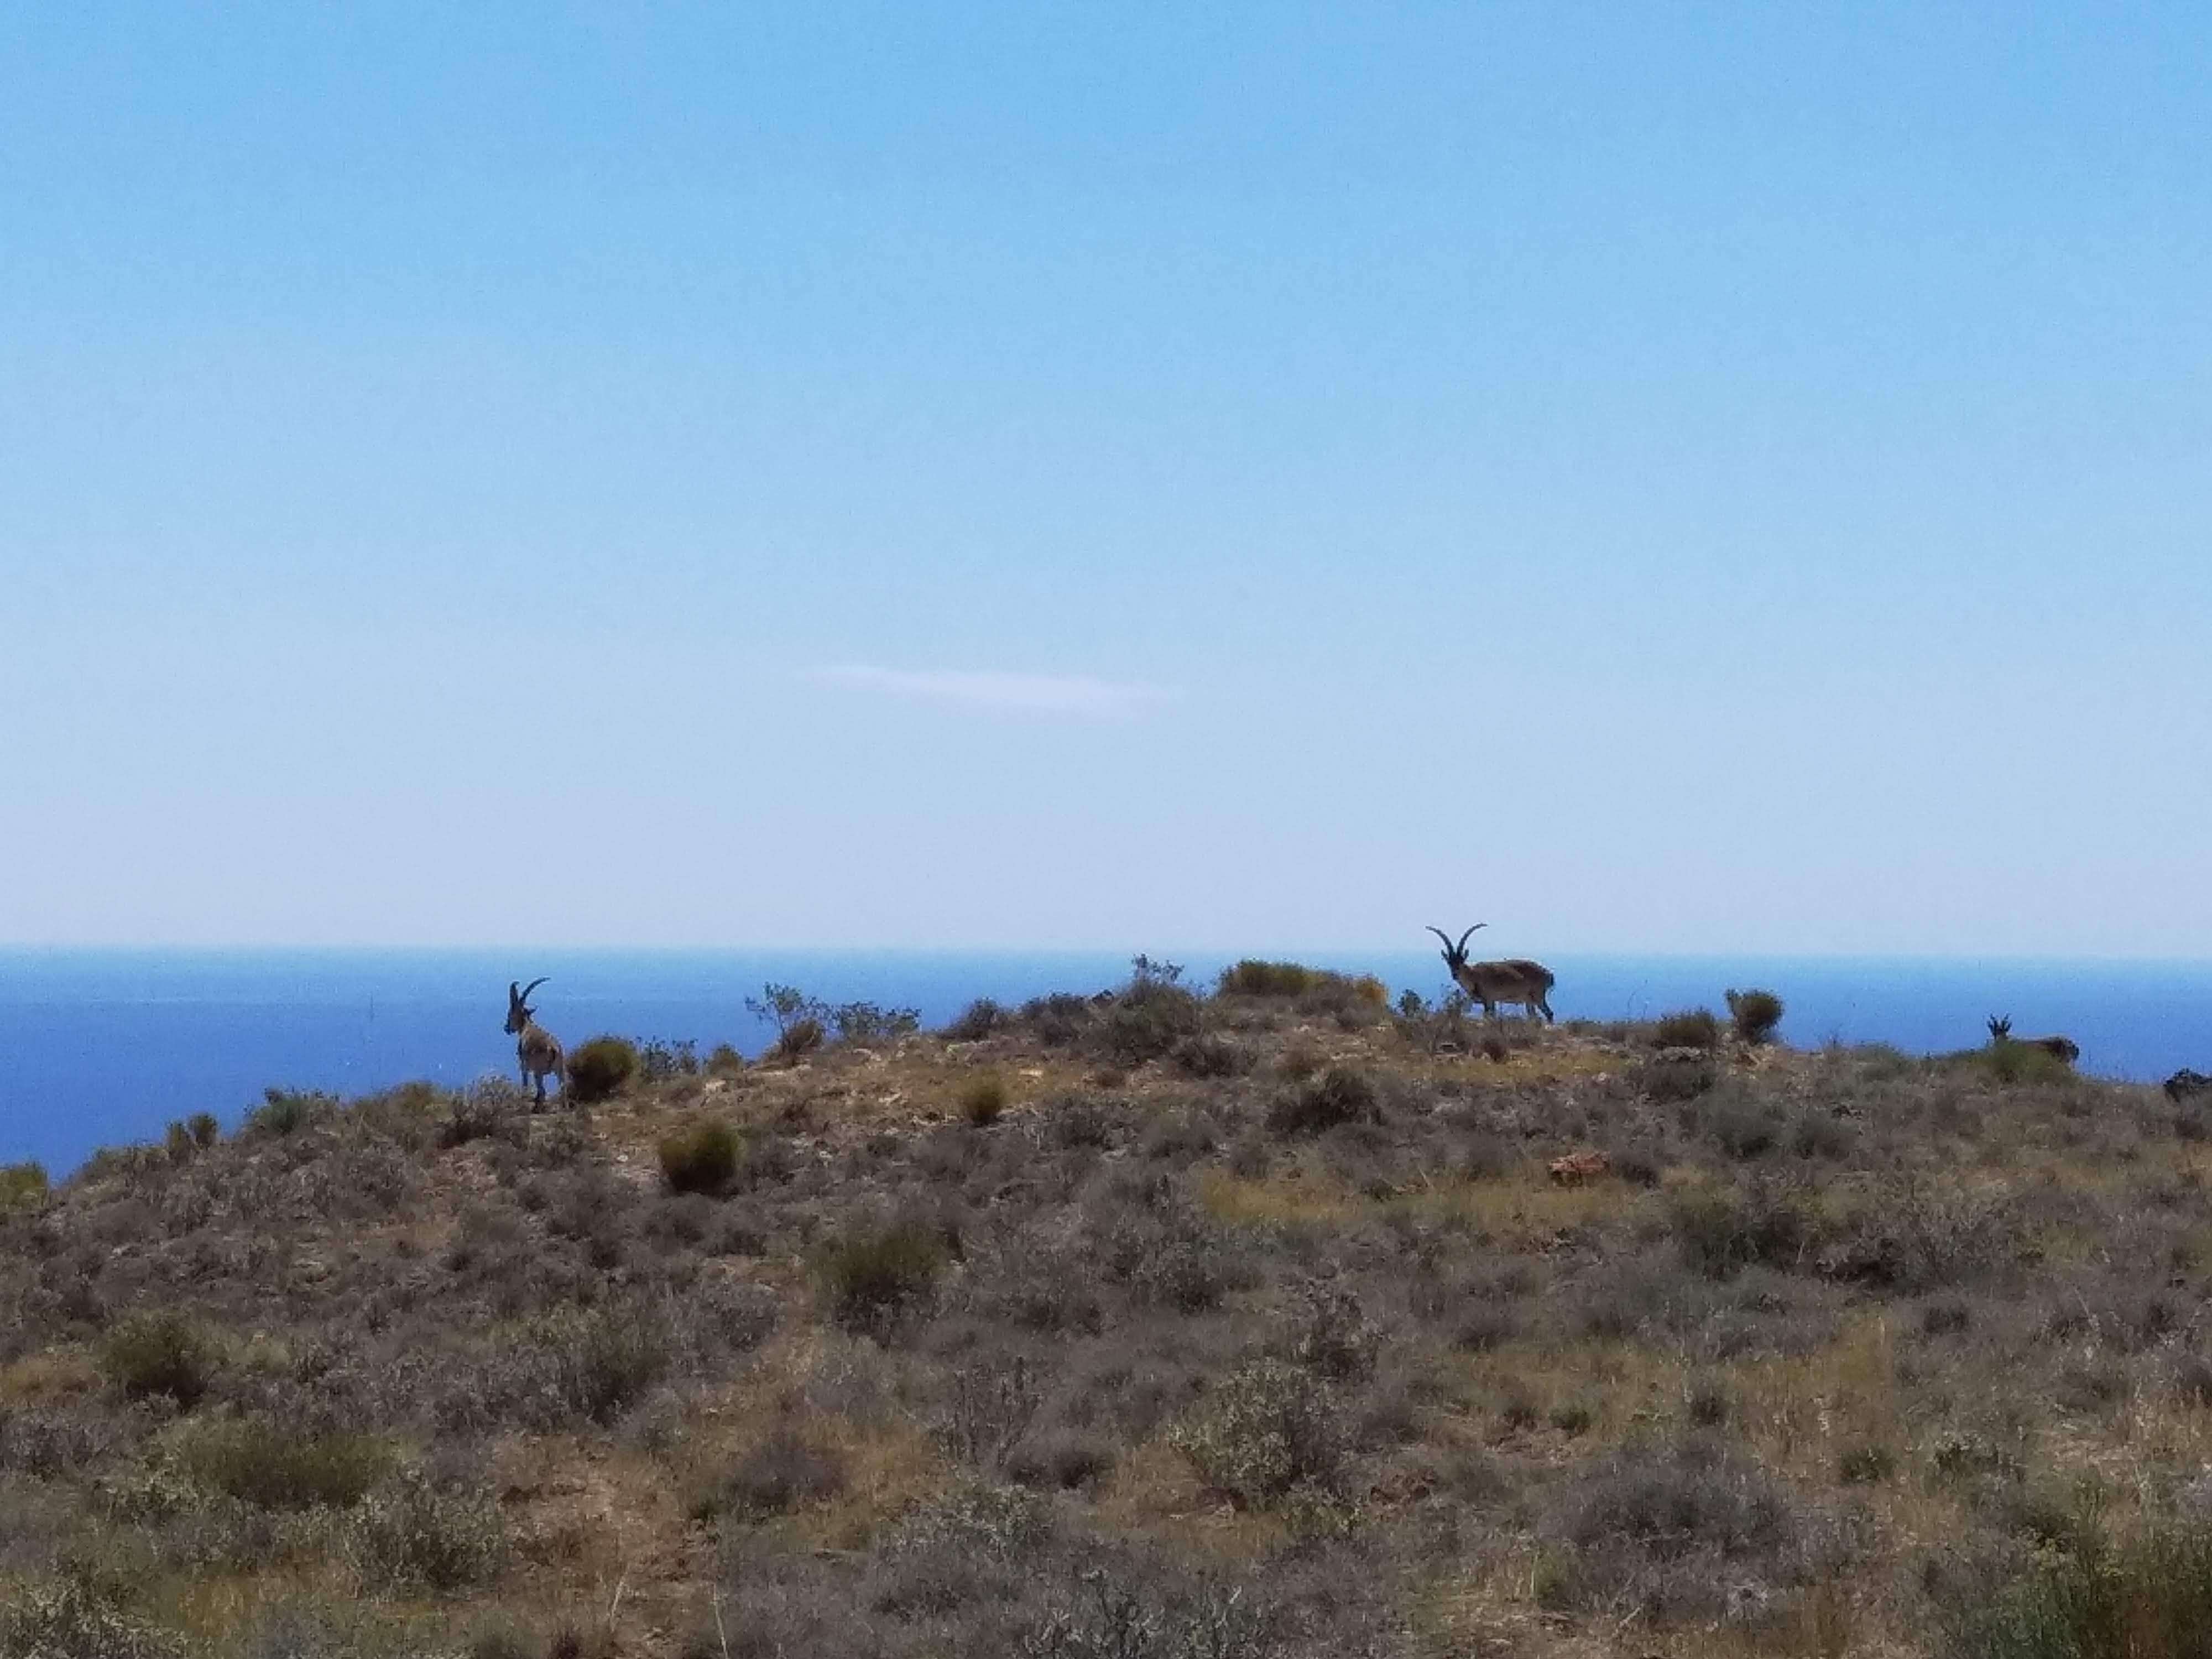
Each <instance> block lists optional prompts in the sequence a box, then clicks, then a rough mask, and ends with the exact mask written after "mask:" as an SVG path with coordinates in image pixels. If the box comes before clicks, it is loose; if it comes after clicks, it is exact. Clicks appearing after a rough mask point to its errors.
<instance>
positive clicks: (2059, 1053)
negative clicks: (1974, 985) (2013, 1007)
mask: <svg viewBox="0 0 2212 1659" xmlns="http://www.w3.org/2000/svg"><path fill="white" fill-rule="evenodd" d="M1990 1042H1993V1043H1994V1042H2017V1043H2018V1044H2019V1045H2020V1046H2021V1048H2040V1049H2042V1050H2043V1052H2044V1053H2045V1054H2049V1055H2050V1056H2051V1058H2052V1059H2053V1060H2064V1061H2065V1062H2066V1063H2067V1064H2068V1065H2069V1066H2071V1065H2072V1064H2073V1063H2074V1062H2075V1060H2079V1059H2081V1044H2080V1043H2078V1042H2075V1041H2074V1039H2073V1038H2072V1037H2066V1036H2037V1037H2016V1036H2014V1035H2013V1034H2012V1019H2011V1017H2010V1016H2009V1015H2008V1016H2005V1017H2003V1018H1998V1017H1996V1016H1995V1015H1992V1016H1991V1017H1990Z"/></svg>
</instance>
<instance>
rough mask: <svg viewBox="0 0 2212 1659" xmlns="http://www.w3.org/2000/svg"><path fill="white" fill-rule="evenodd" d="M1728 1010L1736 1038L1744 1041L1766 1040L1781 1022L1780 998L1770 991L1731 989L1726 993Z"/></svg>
mask: <svg viewBox="0 0 2212 1659" xmlns="http://www.w3.org/2000/svg"><path fill="white" fill-rule="evenodd" d="M1728 1011H1729V1022H1730V1023H1731V1024H1734V1025H1735V1034H1736V1036H1737V1038H1738V1039H1739V1040H1740V1041H1741V1042H1749V1043H1753V1044H1756V1043H1761V1042H1768V1041H1770V1040H1771V1039H1772V1037H1773V1036H1774V1031H1775V1028H1776V1027H1777V1026H1778V1025H1780V1024H1782V1012H1783V1009H1782V999H1781V998H1780V997H1778V996H1777V995H1775V994H1774V993H1773V992H1771V991H1733V990H1732V991H1730V992H1729V994H1728Z"/></svg>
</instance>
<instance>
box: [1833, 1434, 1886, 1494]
mask: <svg viewBox="0 0 2212 1659" xmlns="http://www.w3.org/2000/svg"><path fill="white" fill-rule="evenodd" d="M1896 1473H1897V1454H1896V1453H1895V1452H1893V1451H1892V1450H1891V1449H1889V1448H1888V1447H1887V1446H1883V1445H1878V1444H1876V1443H1873V1442H1868V1443H1864V1444H1862V1445H1857V1446H1846V1447H1845V1448H1844V1449H1843V1451H1842V1453H1841V1454H1840V1455H1838V1457H1837V1459H1836V1476H1837V1478H1838V1480H1841V1481H1843V1483H1844V1485H1845V1486H1874V1485H1875V1484H1877V1483H1878V1482H1881V1481H1883V1480H1888V1479H1889V1477H1890V1476H1891V1475H1893V1474H1896Z"/></svg>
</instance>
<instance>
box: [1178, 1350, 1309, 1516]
mask: <svg viewBox="0 0 2212 1659" xmlns="http://www.w3.org/2000/svg"><path fill="white" fill-rule="evenodd" d="M1169 1438H1170V1443H1172V1444H1173V1445H1174V1446H1175V1448H1176V1449H1177V1450H1178V1451H1180V1452H1182V1455H1184V1456H1186V1457H1188V1459H1189V1460H1190V1462H1191V1467H1192V1468H1194V1469H1196V1470H1197V1471H1198V1474H1199V1476H1200V1479H1202V1480H1205V1481H1206V1484H1207V1485H1208V1486H1212V1487H1214V1488H1216V1489H1217V1490H1218V1491H1220V1492H1224V1493H1225V1494H1227V1496H1228V1497H1229V1498H1230V1499H1231V1501H1232V1502H1233V1503H1235V1504H1237V1507H1238V1508H1240V1509H1263V1508H1266V1507H1267V1506H1269V1505H1271V1504H1276V1503H1278V1502H1279V1501H1280V1500H1282V1499H1283V1498H1285V1497H1286V1496H1288V1495H1289V1493H1290V1492H1291V1488H1293V1487H1294V1486H1300V1485H1302V1484H1307V1483H1310V1484H1312V1485H1315V1486H1326V1485H1327V1484H1328V1482H1329V1481H1330V1480H1333V1479H1334V1476H1335V1474H1336V1470H1337V1464H1338V1460H1339V1457H1340V1448H1339V1444H1338V1440H1337V1436H1336V1431H1335V1426H1334V1409H1333V1407H1332V1405H1331V1402H1330V1400H1329V1397H1328V1389H1326V1388H1325V1387H1324V1386H1323V1385H1322V1383H1321V1381H1320V1380H1319V1379H1318V1378H1316V1376H1313V1375H1312V1373H1310V1372H1309V1371H1305V1370H1300V1369H1299V1368H1298V1367H1297V1366H1295V1365H1291V1364H1285V1363H1284V1362H1283V1361H1281V1360H1279V1359H1259V1360H1254V1361H1252V1362H1251V1363H1249V1364H1245V1365H1242V1366H1239V1367H1238V1368H1237V1370H1233V1371H1231V1372H1230V1373H1229V1375H1228V1376H1225V1377H1224V1378H1223V1379H1222V1380H1221V1381H1220V1382H1219V1383H1217V1384H1216V1385H1215V1386H1214V1387H1213V1388H1212V1389H1208V1390H1207V1391H1206V1395H1205V1396H1204V1397H1203V1398H1201V1399H1200V1401H1199V1402H1198V1404H1197V1406H1196V1407H1194V1408H1193V1409H1192V1410H1191V1412H1190V1413H1189V1414H1188V1415H1187V1416H1186V1417H1184V1418H1183V1419H1182V1421H1181V1422H1179V1423H1177V1424H1176V1425H1175V1427H1174V1428H1173V1429H1171V1430H1170V1431H1169Z"/></svg>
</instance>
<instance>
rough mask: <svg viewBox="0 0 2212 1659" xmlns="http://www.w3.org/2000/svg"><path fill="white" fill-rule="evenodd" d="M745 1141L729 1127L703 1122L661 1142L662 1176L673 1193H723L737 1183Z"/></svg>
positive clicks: (662, 1138) (712, 1121)
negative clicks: (734, 1182) (739, 1159)
mask: <svg viewBox="0 0 2212 1659" xmlns="http://www.w3.org/2000/svg"><path fill="white" fill-rule="evenodd" d="M743 1146H744V1143H743V1141H742V1140H741V1139H739V1137H738V1132H737V1131H736V1130H735V1129H733V1128H732V1127H730V1126H729V1125H728V1124H726V1123H724V1122H722V1121H720V1120H718V1119H714V1118H702V1120H700V1121H698V1122H696V1123H694V1124H693V1125H691V1126H690V1127H689V1128H686V1129H678V1130H677V1131H675V1132H674V1133H671V1134H667V1135H664V1136H662V1137H661V1140H660V1148H659V1151H660V1175H661V1179H662V1180H664V1181H665V1182H667V1183H668V1190H669V1191H671V1192H672V1193H707V1194H715V1193H724V1192H727V1191H728V1190H729V1188H730V1184H731V1182H733V1181H735V1180H736V1179H737V1174H738V1152H740V1151H741V1150H742V1148H743Z"/></svg>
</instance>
